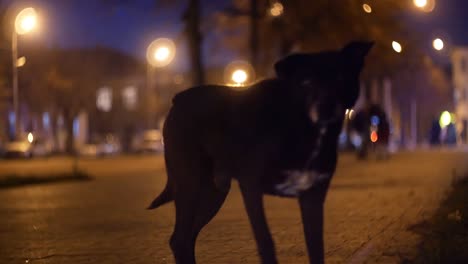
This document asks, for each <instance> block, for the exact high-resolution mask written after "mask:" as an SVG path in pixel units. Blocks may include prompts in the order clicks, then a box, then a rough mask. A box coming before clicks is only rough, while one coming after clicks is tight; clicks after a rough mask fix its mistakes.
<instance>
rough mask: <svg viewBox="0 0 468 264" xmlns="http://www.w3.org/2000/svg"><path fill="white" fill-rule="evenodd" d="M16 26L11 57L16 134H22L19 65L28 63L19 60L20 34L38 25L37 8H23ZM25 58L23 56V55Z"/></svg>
mask: <svg viewBox="0 0 468 264" xmlns="http://www.w3.org/2000/svg"><path fill="white" fill-rule="evenodd" d="M14 27H15V28H14V29H13V30H12V34H11V57H12V60H11V61H12V69H13V70H12V73H13V109H14V112H15V136H16V137H18V136H19V134H20V131H19V130H20V125H19V124H20V122H21V121H20V118H19V96H18V67H21V66H23V65H24V63H26V59H21V58H20V60H18V35H24V34H27V33H29V32H31V31H32V30H33V29H34V28H36V27H37V14H36V10H34V8H32V7H28V8H25V9H23V10H21V11H20V12H19V13H18V15H16V18H15V26H14ZM22 58H23V57H22Z"/></svg>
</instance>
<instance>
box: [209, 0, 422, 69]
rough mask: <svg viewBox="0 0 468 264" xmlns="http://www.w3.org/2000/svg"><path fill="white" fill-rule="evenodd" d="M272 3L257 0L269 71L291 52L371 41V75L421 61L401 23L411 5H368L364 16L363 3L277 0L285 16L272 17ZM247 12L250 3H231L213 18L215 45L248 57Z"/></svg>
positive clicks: (263, 52)
mask: <svg viewBox="0 0 468 264" xmlns="http://www.w3.org/2000/svg"><path fill="white" fill-rule="evenodd" d="M275 2H278V1H273V0H258V4H259V8H258V10H259V12H260V13H259V14H258V17H259V19H260V30H259V34H260V37H259V39H260V43H259V44H260V47H261V48H260V49H259V51H260V52H261V54H259V58H260V59H261V60H262V65H263V66H262V67H264V68H267V69H270V68H271V65H272V64H273V63H274V61H275V60H277V58H278V57H280V56H284V55H285V54H287V53H289V52H291V51H295V50H301V51H306V52H307V51H311V52H313V51H320V50H326V49H337V48H341V47H343V46H344V45H345V44H346V43H348V42H349V41H351V40H372V41H375V43H376V45H375V47H374V48H373V50H372V53H371V54H370V58H371V59H369V60H368V61H369V67H368V69H367V72H368V74H370V75H373V76H375V75H383V74H387V75H388V74H391V73H392V72H394V69H398V68H401V67H402V66H405V67H409V68H413V67H414V66H419V65H420V63H421V62H422V53H421V52H420V49H419V47H420V45H419V39H418V36H417V35H418V34H417V33H415V32H413V31H411V30H410V27H408V26H407V25H405V19H404V16H405V15H407V14H408V13H410V12H412V11H413V7H412V2H411V1H407V0H395V1H371V2H369V3H368V4H370V6H371V7H372V13H366V12H364V10H363V7H362V5H363V3H364V1H361V0H332V1H329V0H316V1H308V0H290V1H279V2H281V3H282V4H283V6H284V13H283V14H282V15H281V16H278V17H273V16H271V15H270V14H269V11H270V8H271V6H272V4H274V3H275ZM249 10H250V1H249V0H233V1H232V4H231V5H230V6H229V7H228V8H226V9H225V10H223V11H221V12H218V13H216V14H215V15H214V21H215V24H216V28H215V32H216V33H217V36H218V37H217V40H218V43H219V46H218V47H223V48H224V47H226V48H229V49H232V50H235V51H238V52H239V54H240V56H242V57H248V56H249V55H248V54H249V44H248V39H249V36H248V34H249V32H250V30H251V29H249V12H250V11H249ZM393 40H398V41H399V42H400V43H402V45H403V47H404V51H403V53H402V54H396V53H395V52H394V51H393V50H392V47H391V43H392V41H393ZM264 71H265V70H264Z"/></svg>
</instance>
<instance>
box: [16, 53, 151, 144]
mask: <svg viewBox="0 0 468 264" xmlns="http://www.w3.org/2000/svg"><path fill="white" fill-rule="evenodd" d="M26 56H27V57H28V58H30V59H29V61H30V63H27V64H26V65H25V66H24V69H22V75H21V78H20V82H21V83H20V84H21V88H22V89H21V90H20V93H21V100H22V101H24V102H27V104H28V106H29V108H30V111H32V112H33V113H42V112H49V113H51V114H52V115H53V116H57V115H58V114H62V116H63V117H64V121H65V127H66V129H67V134H68V135H70V134H71V133H72V131H73V119H74V118H75V117H76V116H77V115H78V114H79V113H80V111H86V112H88V113H89V114H92V113H96V90H97V89H98V88H100V87H102V86H107V85H109V83H112V82H113V81H115V80H122V77H131V76H138V75H141V73H142V72H144V71H145V68H144V64H142V63H140V62H139V61H137V60H136V59H134V58H132V57H130V56H127V55H123V54H121V53H120V52H117V51H114V50H112V49H109V48H103V47H95V48H83V49H73V50H60V49H53V50H52V49H46V48H36V49H33V50H30V51H28V52H27V55H26ZM53 119H54V118H53ZM72 149H73V145H72V142H68V143H67V150H68V151H69V152H71V151H72Z"/></svg>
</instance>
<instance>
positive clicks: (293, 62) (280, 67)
mask: <svg viewBox="0 0 468 264" xmlns="http://www.w3.org/2000/svg"><path fill="white" fill-rule="evenodd" d="M304 62H305V61H304V55H303V54H292V55H289V56H286V57H285V58H283V59H281V60H279V61H278V62H276V63H275V72H276V76H278V78H281V79H289V78H292V77H293V75H294V73H295V72H296V70H297V69H298V68H299V67H301V65H303V64H304Z"/></svg>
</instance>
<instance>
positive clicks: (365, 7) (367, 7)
mask: <svg viewBox="0 0 468 264" xmlns="http://www.w3.org/2000/svg"><path fill="white" fill-rule="evenodd" d="M362 9H364V12H366V13H368V14H370V13H372V7H371V6H370V5H368V4H363V5H362Z"/></svg>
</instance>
